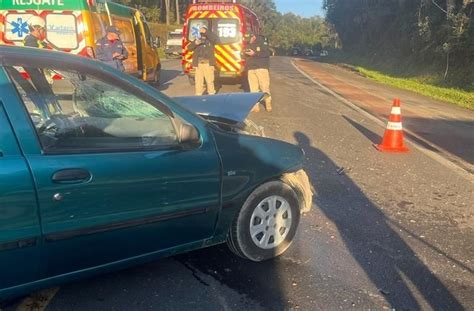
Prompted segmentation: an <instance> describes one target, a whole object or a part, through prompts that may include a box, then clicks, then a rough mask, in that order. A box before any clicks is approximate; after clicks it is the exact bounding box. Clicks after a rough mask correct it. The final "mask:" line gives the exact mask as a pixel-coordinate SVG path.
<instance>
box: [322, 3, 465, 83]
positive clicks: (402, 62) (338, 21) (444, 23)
mask: <svg viewBox="0 0 474 311" xmlns="http://www.w3.org/2000/svg"><path fill="white" fill-rule="evenodd" d="M324 7H325V9H326V11H327V16H326V19H327V21H328V22H329V23H331V24H332V25H334V27H335V30H336V32H337V33H338V35H339V38H340V40H341V42H342V44H343V52H345V53H343V54H344V55H343V56H344V57H345V58H346V61H348V62H350V63H352V64H355V65H360V66H363V67H368V68H371V69H376V70H378V71H382V72H387V73H390V74H392V75H394V76H398V77H406V78H410V77H413V76H415V75H416V76H418V78H419V80H420V81H421V82H424V83H429V84H434V85H439V86H449V87H452V86H454V87H459V88H462V89H465V90H470V91H473V90H474V1H473V0H416V1H415V0H325V2H324Z"/></svg>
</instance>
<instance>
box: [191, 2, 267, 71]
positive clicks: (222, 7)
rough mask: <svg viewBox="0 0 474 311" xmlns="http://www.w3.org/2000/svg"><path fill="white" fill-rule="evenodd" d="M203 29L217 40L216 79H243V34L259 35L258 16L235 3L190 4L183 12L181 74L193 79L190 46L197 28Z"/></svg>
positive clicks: (244, 45) (244, 44)
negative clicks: (184, 12) (203, 27)
mask: <svg viewBox="0 0 474 311" xmlns="http://www.w3.org/2000/svg"><path fill="white" fill-rule="evenodd" d="M202 26H206V27H207V28H208V29H210V30H211V31H212V32H213V33H215V34H216V35H217V36H218V37H219V42H218V44H216V46H215V49H214V53H215V56H216V65H217V70H216V75H217V76H218V77H230V78H241V77H242V76H244V75H245V58H244V57H243V51H244V50H245V48H246V41H247V38H246V34H248V33H250V32H252V33H255V34H260V33H261V25H260V21H259V19H258V17H257V15H256V14H255V13H254V12H252V11H251V10H250V9H249V8H247V7H245V6H244V5H242V4H238V3H236V0H229V1H221V2H218V3H213V2H208V1H206V0H193V3H192V4H190V5H189V7H188V9H187V12H186V19H185V24H184V27H183V57H182V65H183V71H184V73H185V74H187V75H188V76H189V77H191V78H192V77H194V72H195V70H194V68H193V65H192V57H193V52H192V51H190V50H189V49H188V46H189V44H190V43H191V42H192V41H194V40H195V39H196V37H197V36H199V28H201V27H202Z"/></svg>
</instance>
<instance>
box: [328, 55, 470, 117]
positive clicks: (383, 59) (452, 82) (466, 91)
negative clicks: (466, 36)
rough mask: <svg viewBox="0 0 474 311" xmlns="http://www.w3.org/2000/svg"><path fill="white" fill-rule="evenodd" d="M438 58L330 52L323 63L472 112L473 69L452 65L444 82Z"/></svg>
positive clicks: (442, 69) (468, 66)
mask: <svg viewBox="0 0 474 311" xmlns="http://www.w3.org/2000/svg"><path fill="white" fill-rule="evenodd" d="M439 61H440V60H439V59H437V60H433V62H431V63H427V62H425V63H421V62H419V61H414V60H413V59H410V58H409V57H396V56H393V55H389V56H383V55H375V54H374V55H359V54H354V53H347V52H343V51H333V53H331V54H330V56H329V57H327V58H326V59H325V62H328V63H333V64H337V65H340V66H342V67H346V68H348V69H350V70H352V71H355V72H357V73H359V74H361V75H363V76H365V77H367V78H370V79H372V80H375V81H378V82H380V83H383V84H386V85H390V86H394V87H397V88H400V89H405V90H409V91H413V92H416V93H418V94H422V95H425V96H428V97H431V98H434V99H438V100H442V101H445V102H448V103H452V104H455V105H457V106H460V107H463V108H467V109H470V110H474V71H473V70H474V67H473V65H472V64H467V65H466V66H457V67H455V66H451V68H450V71H449V75H448V77H447V79H445V78H444V75H443V74H444V67H443V66H441V67H440V65H439Z"/></svg>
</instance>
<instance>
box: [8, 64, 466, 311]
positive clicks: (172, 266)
mask: <svg viewBox="0 0 474 311" xmlns="http://www.w3.org/2000/svg"><path fill="white" fill-rule="evenodd" d="M271 69H272V70H271V79H272V96H273V99H274V110H273V111H272V112H271V113H268V112H265V111H263V110H262V112H259V113H254V114H252V116H251V119H253V120H254V121H255V122H257V123H259V124H260V125H263V126H264V127H265V133H266V135H267V136H270V137H274V138H278V139H282V140H286V141H289V142H291V143H295V144H298V145H300V146H301V147H302V148H303V149H304V150H305V152H306V169H307V171H308V173H309V175H310V178H311V180H312V182H313V185H314V187H315V188H316V190H317V193H316V194H315V196H314V208H313V211H312V212H310V213H309V214H307V215H306V216H304V217H303V218H302V220H301V227H300V230H299V233H298V235H297V238H296V241H295V243H294V244H293V245H292V246H291V248H290V249H289V250H288V251H287V252H286V253H285V254H284V255H282V256H281V257H279V258H278V259H276V260H272V261H268V262H264V263H258V264H257V263H252V262H249V261H245V260H242V259H240V258H237V257H236V256H234V255H233V254H232V253H230V251H228V250H227V248H226V246H225V245H223V246H219V247H212V248H208V249H203V250H199V251H195V252H192V253H188V254H184V255H179V256H175V257H171V258H167V259H162V260H159V261H156V262H153V263H150V264H147V265H142V266H138V267H136V268H132V269H128V270H124V271H118V272H114V273H109V274H105V275H101V276H97V277H95V278H93V279H87V280H83V281H79V282H75V283H69V284H66V285H63V286H61V288H60V289H59V291H58V292H57V294H56V295H55V297H54V298H53V299H52V301H51V302H50V304H49V306H48V307H47V310H190V309H192V310H288V309H292V310H297V309H301V310H339V309H364V310H367V309H375V310H381V309H387V310H389V309H396V310H418V309H426V310H429V309H437V310H463V309H472V308H474V277H473V268H474V264H473V258H474V250H473V245H474V222H473V218H472V216H473V215H472V213H473V212H472V207H473V203H472V202H473V201H474V200H473V199H474V197H473V184H472V181H470V180H468V179H466V177H465V176H463V175H460V174H458V172H456V171H455V170H452V169H451V168H450V167H449V166H447V165H446V166H445V165H443V164H442V163H440V162H439V161H435V160H433V159H432V158H430V157H429V156H428V155H426V154H425V153H422V152H420V151H418V150H417V149H416V148H413V146H411V145H410V144H409V145H408V146H409V147H410V148H411V152H410V153H408V154H403V155H401V154H398V155H393V154H385V153H379V152H377V151H376V150H375V149H374V148H373V147H372V143H373V142H375V141H377V142H378V141H379V140H380V139H381V138H380V136H381V135H382V133H383V130H384V129H383V127H381V126H380V125H378V124H376V123H374V122H373V121H371V120H370V119H368V118H366V116H364V115H362V114H360V113H359V112H358V111H356V110H354V109H352V108H351V107H349V106H347V105H346V104H343V103H341V101H339V100H338V99H337V98H335V97H334V96H332V95H331V94H329V93H328V92H327V91H326V90H324V89H321V88H319V87H318V86H316V85H315V84H314V83H313V82H311V81H310V80H308V79H307V78H305V77H304V76H303V75H301V74H300V73H299V72H298V71H296V70H295V68H294V67H293V66H292V64H291V62H290V59H289V58H284V57H278V58H273V59H272V68H271ZM180 72H181V71H180V67H179V63H178V62H177V61H166V62H165V63H164V72H163V82H164V83H163V85H162V87H161V88H162V89H163V91H164V92H166V93H167V94H169V95H171V96H174V95H192V94H193V89H192V87H191V86H190V85H189V84H188V82H187V78H186V77H184V76H182V75H181V74H180ZM240 91H242V90H241V89H240V88H239V87H237V86H233V85H224V86H223V87H222V88H221V89H220V92H240ZM8 309H13V307H12V306H11V307H10V308H7V310H8Z"/></svg>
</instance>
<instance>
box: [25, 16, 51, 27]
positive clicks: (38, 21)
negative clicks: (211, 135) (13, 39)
mask: <svg viewBox="0 0 474 311" xmlns="http://www.w3.org/2000/svg"><path fill="white" fill-rule="evenodd" d="M27 23H28V26H29V27H30V28H37V27H40V28H45V27H46V23H45V22H44V20H43V19H42V18H41V17H39V16H33V17H31V18H30V19H28V21H27Z"/></svg>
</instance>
